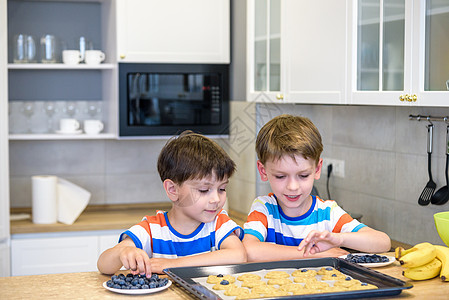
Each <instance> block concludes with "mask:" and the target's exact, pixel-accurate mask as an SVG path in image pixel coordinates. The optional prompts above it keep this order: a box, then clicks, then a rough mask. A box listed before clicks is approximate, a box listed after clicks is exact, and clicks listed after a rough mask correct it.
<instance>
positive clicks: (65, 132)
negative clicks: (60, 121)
mask: <svg viewBox="0 0 449 300" xmlns="http://www.w3.org/2000/svg"><path fill="white" fill-rule="evenodd" d="M55 132H56V133H57V134H80V133H82V132H83V131H82V130H81V129H78V130H75V131H61V130H56V131H55Z"/></svg>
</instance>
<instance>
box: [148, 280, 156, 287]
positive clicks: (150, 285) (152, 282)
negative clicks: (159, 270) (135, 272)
mask: <svg viewBox="0 0 449 300" xmlns="http://www.w3.org/2000/svg"><path fill="white" fill-rule="evenodd" d="M148 286H149V287H150V289H154V288H156V287H157V282H155V281H151V282H150V284H149V285H148Z"/></svg>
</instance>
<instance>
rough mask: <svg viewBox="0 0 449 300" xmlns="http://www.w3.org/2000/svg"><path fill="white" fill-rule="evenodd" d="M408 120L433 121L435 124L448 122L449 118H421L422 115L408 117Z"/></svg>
mask: <svg viewBox="0 0 449 300" xmlns="http://www.w3.org/2000/svg"><path fill="white" fill-rule="evenodd" d="M408 118H409V119H410V120H416V121H429V122H432V121H435V122H445V123H448V122H449V117H448V116H446V117H435V116H422V115H409V116H408Z"/></svg>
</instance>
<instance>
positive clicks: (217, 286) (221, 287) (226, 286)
mask: <svg viewBox="0 0 449 300" xmlns="http://www.w3.org/2000/svg"><path fill="white" fill-rule="evenodd" d="M234 287H236V285H235V284H234V283H230V284H220V283H217V284H215V285H214V286H213V287H212V288H213V289H214V290H227V289H230V288H234Z"/></svg>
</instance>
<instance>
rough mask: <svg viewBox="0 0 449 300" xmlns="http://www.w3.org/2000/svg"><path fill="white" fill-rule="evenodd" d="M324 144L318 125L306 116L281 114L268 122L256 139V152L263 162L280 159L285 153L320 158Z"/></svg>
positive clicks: (317, 159) (292, 155)
mask: <svg viewBox="0 0 449 300" xmlns="http://www.w3.org/2000/svg"><path fill="white" fill-rule="evenodd" d="M322 151H323V144H322V142H321V135H320V132H319V131H318V129H317V128H316V126H315V125H314V124H313V123H312V121H310V120H309V119H308V118H306V117H300V116H292V115H287V114H284V115H280V116H277V117H275V118H273V119H272V120H270V121H269V122H268V123H266V124H265V125H264V126H263V127H262V128H261V129H260V131H259V134H258V135H257V139H256V152H257V156H258V158H259V160H260V162H261V163H262V164H265V163H266V162H267V160H278V159H280V158H281V157H282V156H284V155H290V157H292V158H293V159H294V157H295V155H302V156H303V157H304V158H305V159H309V158H310V159H312V160H314V161H315V164H318V162H319V160H320V155H321V152H322Z"/></svg>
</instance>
